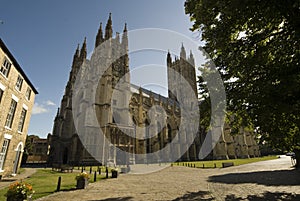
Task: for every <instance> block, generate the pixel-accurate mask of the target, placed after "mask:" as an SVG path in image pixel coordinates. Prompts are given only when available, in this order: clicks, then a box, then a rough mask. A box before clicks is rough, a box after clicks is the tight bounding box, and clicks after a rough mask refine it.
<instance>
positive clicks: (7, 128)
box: [4, 126, 12, 131]
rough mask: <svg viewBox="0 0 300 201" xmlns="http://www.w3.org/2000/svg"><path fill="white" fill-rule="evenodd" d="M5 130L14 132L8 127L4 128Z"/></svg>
mask: <svg viewBox="0 0 300 201" xmlns="http://www.w3.org/2000/svg"><path fill="white" fill-rule="evenodd" d="M4 128H5V129H6V130H9V131H12V129H11V128H9V127H7V126H4Z"/></svg>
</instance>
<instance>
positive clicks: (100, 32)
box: [95, 22, 104, 48]
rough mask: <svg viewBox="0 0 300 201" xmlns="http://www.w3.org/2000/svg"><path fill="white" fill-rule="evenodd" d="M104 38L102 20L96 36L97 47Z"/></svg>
mask: <svg viewBox="0 0 300 201" xmlns="http://www.w3.org/2000/svg"><path fill="white" fill-rule="evenodd" d="M103 40H104V39H103V31H102V22H101V23H100V26H99V29H98V33H97V36H96V43H95V48H96V47H98V46H99V45H100V44H101V43H102V42H103Z"/></svg>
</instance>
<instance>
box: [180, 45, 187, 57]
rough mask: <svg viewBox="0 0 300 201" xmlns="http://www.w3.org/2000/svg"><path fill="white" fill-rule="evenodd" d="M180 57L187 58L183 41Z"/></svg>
mask: <svg viewBox="0 0 300 201" xmlns="http://www.w3.org/2000/svg"><path fill="white" fill-rule="evenodd" d="M180 58H182V59H186V52H185V48H184V46H183V43H181V50H180Z"/></svg>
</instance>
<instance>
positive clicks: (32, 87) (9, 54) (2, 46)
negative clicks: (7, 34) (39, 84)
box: [0, 38, 39, 94]
mask: <svg viewBox="0 0 300 201" xmlns="http://www.w3.org/2000/svg"><path fill="white" fill-rule="evenodd" d="M0 47H1V49H2V50H3V51H4V52H5V54H7V56H8V57H9V59H10V60H11V61H12V62H13V65H14V66H15V68H16V69H17V70H18V71H19V72H20V74H21V75H22V77H23V78H24V79H25V80H26V82H27V83H28V85H29V86H30V87H31V89H32V90H33V92H34V93H35V94H38V93H39V92H38V91H37V90H36V88H35V87H34V86H33V84H32V83H31V82H30V80H29V78H28V77H27V76H26V74H25V72H24V71H23V69H22V68H21V66H20V65H19V64H18V62H17V60H16V59H15V58H14V56H13V55H12V53H11V52H10V51H9V50H8V48H7V47H6V45H5V44H4V42H3V41H2V39H1V38H0Z"/></svg>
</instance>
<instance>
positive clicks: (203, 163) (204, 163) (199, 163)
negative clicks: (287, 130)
mask: <svg viewBox="0 0 300 201" xmlns="http://www.w3.org/2000/svg"><path fill="white" fill-rule="evenodd" d="M276 158H277V156H265V157H259V158H246V159H230V160H214V161H194V162H179V163H173V165H179V166H187V165H189V166H190V167H194V165H195V167H196V168H203V167H204V168H215V167H216V168H221V167H222V163H223V162H233V164H234V165H235V166H237V165H243V164H247V163H254V162H258V161H265V160H272V159H276Z"/></svg>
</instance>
